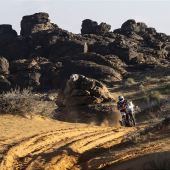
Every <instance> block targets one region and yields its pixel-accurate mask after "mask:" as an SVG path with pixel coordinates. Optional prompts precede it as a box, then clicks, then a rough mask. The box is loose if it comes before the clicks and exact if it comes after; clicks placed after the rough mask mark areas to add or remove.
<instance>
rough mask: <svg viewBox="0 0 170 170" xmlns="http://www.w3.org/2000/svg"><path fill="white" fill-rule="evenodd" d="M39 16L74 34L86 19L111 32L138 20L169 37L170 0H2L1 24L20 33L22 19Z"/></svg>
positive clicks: (0, 3) (0, 5)
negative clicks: (100, 24) (131, 20)
mask: <svg viewBox="0 0 170 170" xmlns="http://www.w3.org/2000/svg"><path fill="white" fill-rule="evenodd" d="M36 12H47V13H49V15H50V20H51V22H53V23H55V24H57V25H58V26H59V27H60V28H63V29H65V30H68V31H70V32H73V33H80V29H81V23H82V20H84V19H92V20H94V21H97V22H98V23H100V22H106V23H108V24H110V25H111V26H112V30H114V29H117V28H120V27H121V25H122V23H123V22H125V21H126V20H128V19H135V20H136V21H137V22H145V23H146V24H147V25H148V26H149V27H154V28H156V30H157V31H158V32H163V33H166V34H168V35H170V0H0V24H11V25H12V26H13V28H14V29H15V30H16V31H17V32H18V33H19V32H20V22H21V19H22V17H23V16H24V15H31V14H34V13H36Z"/></svg>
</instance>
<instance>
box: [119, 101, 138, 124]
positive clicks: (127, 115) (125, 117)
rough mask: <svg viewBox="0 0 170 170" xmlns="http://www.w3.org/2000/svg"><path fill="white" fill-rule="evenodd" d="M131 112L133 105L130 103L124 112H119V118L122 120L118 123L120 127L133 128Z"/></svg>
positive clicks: (133, 121)
mask: <svg viewBox="0 0 170 170" xmlns="http://www.w3.org/2000/svg"><path fill="white" fill-rule="evenodd" d="M133 112H134V105H133V103H132V102H129V103H128V104H127V106H126V111H125V112H121V116H122V120H121V121H120V124H121V126H125V127H133V126H135V120H134V116H133Z"/></svg>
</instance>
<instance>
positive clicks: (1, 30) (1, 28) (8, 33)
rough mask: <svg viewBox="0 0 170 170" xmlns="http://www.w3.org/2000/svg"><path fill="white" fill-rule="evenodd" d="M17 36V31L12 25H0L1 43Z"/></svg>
mask: <svg viewBox="0 0 170 170" xmlns="http://www.w3.org/2000/svg"><path fill="white" fill-rule="evenodd" d="M16 37H17V32H16V31H15V30H13V29H12V25H8V24H3V25H0V43H4V42H2V41H5V42H10V41H12V40H14V39H15V38H16Z"/></svg>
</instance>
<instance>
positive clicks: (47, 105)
mask: <svg viewBox="0 0 170 170" xmlns="http://www.w3.org/2000/svg"><path fill="white" fill-rule="evenodd" d="M55 108H56V105H55V103H54V102H52V101H43V100H42V99H41V95H38V94H35V93H33V92H32V91H31V89H29V88H28V89H23V90H20V89H13V90H11V91H8V92H6V93H3V94H0V114H13V115H22V116H26V115H29V114H41V115H44V116H51V113H52V112H53V111H54V110H55Z"/></svg>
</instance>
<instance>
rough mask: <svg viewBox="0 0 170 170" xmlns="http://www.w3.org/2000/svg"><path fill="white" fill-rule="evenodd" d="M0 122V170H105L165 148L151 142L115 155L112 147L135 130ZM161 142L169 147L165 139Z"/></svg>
mask: <svg viewBox="0 0 170 170" xmlns="http://www.w3.org/2000/svg"><path fill="white" fill-rule="evenodd" d="M0 120H1V122H2V123H1V125H0V129H1V130H0V131H1V133H0V136H1V138H0V139H1V140H0V149H1V150H0V151H1V157H0V160H1V163H0V170H33V169H39V170H41V169H42V170H43V169H44V170H53V169H54V170H59V169H60V170H66V169H101V168H109V166H112V165H113V164H114V163H117V162H120V161H123V160H127V159H132V158H134V157H136V156H138V155H143V154H145V153H150V152H152V151H153V150H155V149H157V150H159V148H165V146H164V143H163V142H160V144H159V145H157V143H156V142H155V141H154V142H155V144H154V143H150V147H149V148H150V149H147V147H146V146H144V145H143V148H142V146H141V147H136V146H134V147H133V148H131V149H130V148H127V149H125V148H123V149H119V150H118V151H117V152H116V150H115V149H114V146H115V147H116V146H118V145H121V144H122V141H123V140H124V138H125V136H128V135H130V134H133V133H134V132H136V131H137V128H120V127H119V128H114V127H98V126H93V125H86V124H78V123H74V124H72V123H66V122H60V121H53V120H49V119H44V118H41V117H35V118H34V119H32V120H29V119H26V118H21V117H17V116H10V115H6V116H1V117H0ZM138 129H139V127H138ZM167 134H168V132H167ZM162 137H163V136H162ZM160 138H161V137H160ZM162 139H163V138H162ZM164 140H165V141H166V142H167V143H168V144H170V140H169V137H167V138H165V139H164ZM169 146H170V145H169ZM120 148H121V147H120ZM141 148H142V150H141ZM160 150H161V149H160ZM167 150H168V148H167ZM134 155H135V156H134Z"/></svg>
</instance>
